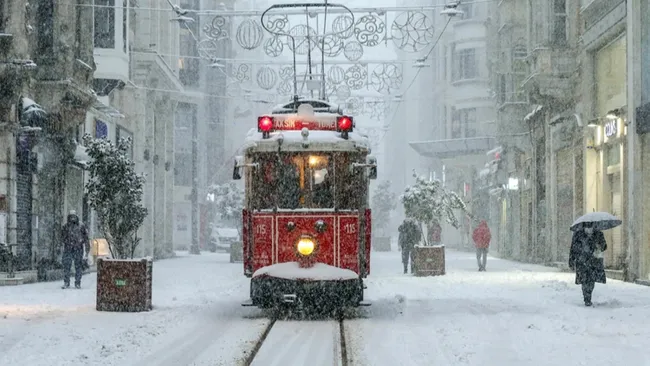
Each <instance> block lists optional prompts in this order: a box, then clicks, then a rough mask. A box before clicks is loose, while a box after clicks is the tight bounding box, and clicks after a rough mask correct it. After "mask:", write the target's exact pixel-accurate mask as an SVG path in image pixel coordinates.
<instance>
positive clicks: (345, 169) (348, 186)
mask: <svg viewBox="0 0 650 366" xmlns="http://www.w3.org/2000/svg"><path fill="white" fill-rule="evenodd" d="M354 158H355V156H354V155H351V154H346V153H340V154H337V159H336V162H337V164H336V177H337V179H336V205H337V207H338V208H339V209H340V210H357V209H359V207H360V206H361V198H362V197H361V195H362V193H363V192H362V191H361V187H362V182H361V181H360V179H362V177H361V175H360V174H355V171H353V170H351V169H350V166H351V165H352V163H353V162H354V161H355V159H354Z"/></svg>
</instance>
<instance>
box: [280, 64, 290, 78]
mask: <svg viewBox="0 0 650 366" xmlns="http://www.w3.org/2000/svg"><path fill="white" fill-rule="evenodd" d="M279 74H280V79H282V80H289V79H292V78H293V67H292V66H284V67H282V68H281V69H280V73H279Z"/></svg>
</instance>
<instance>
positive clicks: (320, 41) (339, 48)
mask: <svg viewBox="0 0 650 366" xmlns="http://www.w3.org/2000/svg"><path fill="white" fill-rule="evenodd" d="M316 42H317V43H316V46H317V47H318V49H319V50H320V51H321V52H323V53H324V54H325V56H327V57H336V56H338V55H340V54H341V52H343V39H342V38H341V37H339V36H337V35H336V34H328V35H326V36H325V37H317V39H316Z"/></svg>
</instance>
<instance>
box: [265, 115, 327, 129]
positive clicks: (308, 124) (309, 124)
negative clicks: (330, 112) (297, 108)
mask: <svg viewBox="0 0 650 366" xmlns="http://www.w3.org/2000/svg"><path fill="white" fill-rule="evenodd" d="M303 128H307V129H309V130H320V131H336V117H334V116H332V117H329V116H328V117H315V118H309V117H307V118H305V117H304V116H299V117H289V116H286V117H285V116H282V117H279V116H274V117H273V130H275V131H300V130H302V129H303Z"/></svg>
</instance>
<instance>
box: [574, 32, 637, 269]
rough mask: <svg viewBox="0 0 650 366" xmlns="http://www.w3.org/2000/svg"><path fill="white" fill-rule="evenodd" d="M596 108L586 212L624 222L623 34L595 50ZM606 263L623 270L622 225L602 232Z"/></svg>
mask: <svg viewBox="0 0 650 366" xmlns="http://www.w3.org/2000/svg"><path fill="white" fill-rule="evenodd" d="M594 78H595V86H596V88H595V110H596V113H597V116H596V117H597V118H596V119H595V120H593V121H592V122H591V123H590V126H591V127H592V132H593V134H592V136H591V138H590V139H589V141H587V146H586V148H587V149H586V151H585V164H586V169H585V182H584V184H585V186H584V187H585V191H586V195H585V197H586V202H585V212H590V211H594V210H595V211H607V212H610V213H612V214H613V215H616V216H618V217H619V218H621V219H622V220H623V222H625V216H626V212H625V211H626V210H625V208H626V205H625V197H626V196H625V191H626V185H625V181H626V173H625V169H624V166H625V160H626V159H625V156H626V153H627V152H626V150H627V149H626V142H625V141H626V135H627V113H626V105H627V82H626V78H627V75H626V38H625V34H622V35H621V36H620V37H618V38H617V39H615V40H614V41H612V42H611V43H609V44H608V45H606V46H604V47H602V48H601V49H599V50H597V51H596V52H595V53H594ZM605 238H606V240H607V244H608V250H607V251H606V252H605V266H606V267H607V268H608V269H610V270H623V269H624V268H625V265H626V257H627V251H626V245H625V242H626V235H625V231H624V230H623V226H619V227H617V228H615V229H612V230H607V231H605Z"/></svg>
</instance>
